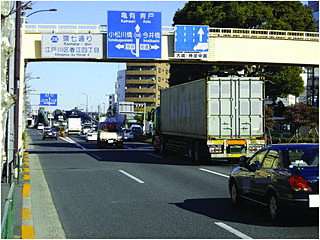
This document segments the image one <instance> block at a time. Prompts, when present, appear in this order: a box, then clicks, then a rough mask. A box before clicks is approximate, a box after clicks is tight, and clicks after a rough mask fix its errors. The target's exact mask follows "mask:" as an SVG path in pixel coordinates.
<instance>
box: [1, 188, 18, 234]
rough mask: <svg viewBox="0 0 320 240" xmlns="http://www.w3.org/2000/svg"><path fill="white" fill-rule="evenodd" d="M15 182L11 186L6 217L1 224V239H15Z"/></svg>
mask: <svg viewBox="0 0 320 240" xmlns="http://www.w3.org/2000/svg"><path fill="white" fill-rule="evenodd" d="M14 186H15V185H14V182H13V183H12V184H11V187H10V191H9V194H8V198H7V200H6V204H5V207H4V215H3V218H2V223H1V238H2V239H13V227H14Z"/></svg>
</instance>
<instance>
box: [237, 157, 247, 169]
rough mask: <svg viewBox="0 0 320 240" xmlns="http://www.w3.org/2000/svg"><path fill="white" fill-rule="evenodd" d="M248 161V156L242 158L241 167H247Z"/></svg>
mask: <svg viewBox="0 0 320 240" xmlns="http://www.w3.org/2000/svg"><path fill="white" fill-rule="evenodd" d="M247 160H248V158H247V157H246V156H241V157H240V161H239V166H240V167H247Z"/></svg>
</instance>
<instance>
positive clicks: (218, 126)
mask: <svg viewBox="0 0 320 240" xmlns="http://www.w3.org/2000/svg"><path fill="white" fill-rule="evenodd" d="M207 84H208V86H207V87H208V88H207V91H208V94H207V98H208V116H207V117H208V135H209V136H215V137H227V136H233V135H234V134H235V132H234V124H235V123H234V100H235V99H234V86H233V82H232V81H230V78H210V79H209V80H208V83H207Z"/></svg>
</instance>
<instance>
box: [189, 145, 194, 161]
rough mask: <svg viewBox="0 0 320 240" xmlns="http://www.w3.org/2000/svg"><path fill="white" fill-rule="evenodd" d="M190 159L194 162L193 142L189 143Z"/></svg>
mask: <svg viewBox="0 0 320 240" xmlns="http://www.w3.org/2000/svg"><path fill="white" fill-rule="evenodd" d="M188 158H189V159H190V160H193V159H194V153H193V146H192V142H190V143H189V146H188Z"/></svg>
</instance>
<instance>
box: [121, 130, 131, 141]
mask: <svg viewBox="0 0 320 240" xmlns="http://www.w3.org/2000/svg"><path fill="white" fill-rule="evenodd" d="M121 132H123V136H124V137H123V138H124V140H128V141H133V133H132V131H131V130H130V129H122V130H121Z"/></svg>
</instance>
